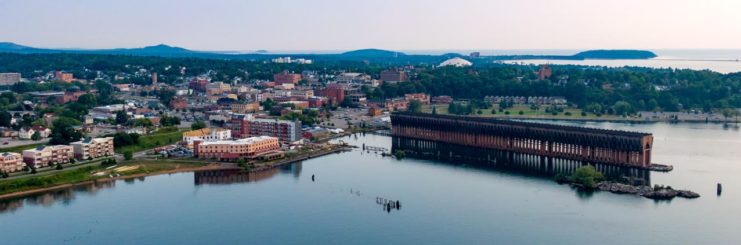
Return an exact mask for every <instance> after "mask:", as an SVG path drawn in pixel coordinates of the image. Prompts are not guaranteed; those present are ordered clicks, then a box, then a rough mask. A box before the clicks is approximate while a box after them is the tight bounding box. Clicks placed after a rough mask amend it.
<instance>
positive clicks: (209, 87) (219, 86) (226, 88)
mask: <svg viewBox="0 0 741 245" xmlns="http://www.w3.org/2000/svg"><path fill="white" fill-rule="evenodd" d="M231 90H232V86H231V85H229V84H228V83H223V82H215V83H209V84H206V94H208V95H219V94H223V93H227V92H230V91H231Z"/></svg>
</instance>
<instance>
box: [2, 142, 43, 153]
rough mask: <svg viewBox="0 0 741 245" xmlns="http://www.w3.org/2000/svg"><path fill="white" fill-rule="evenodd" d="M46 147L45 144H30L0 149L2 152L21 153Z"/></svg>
mask: <svg viewBox="0 0 741 245" xmlns="http://www.w3.org/2000/svg"><path fill="white" fill-rule="evenodd" d="M40 145H44V143H38V144H30V145H19V146H13V147H7V148H2V149H0V152H18V153H21V152H22V151H23V150H28V149H33V148H36V147H37V146H40Z"/></svg>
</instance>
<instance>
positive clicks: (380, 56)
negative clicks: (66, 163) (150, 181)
mask: <svg viewBox="0 0 741 245" xmlns="http://www.w3.org/2000/svg"><path fill="white" fill-rule="evenodd" d="M0 52H6V53H21V54H50V53H72V54H110V55H134V56H160V57H188V58H207V59H234V60H253V61H263V60H269V59H272V58H274V57H278V56H281V55H278V54H270V53H267V51H264V50H259V51H256V52H255V53H250V54H242V53H232V52H211V51H194V50H188V49H185V48H181V47H174V46H169V45H166V44H159V45H154V46H147V47H143V48H116V49H42V48H34V47H29V46H24V45H20V44H16V43H11V42H0ZM282 55H284V56H285V55H287V56H292V57H296V58H307V59H312V60H315V61H363V62H376V63H402V64H407V63H417V64H422V63H425V64H438V63H440V62H442V61H444V60H446V59H449V58H453V57H462V55H460V54H457V53H447V54H443V55H409V54H405V53H402V52H396V51H389V50H382V49H360V50H354V51H348V52H344V53H338V54H300V53H297V54H282ZM654 57H656V54H654V53H653V52H651V51H645V50H589V51H584V52H580V53H578V54H575V55H496V56H481V57H480V58H477V60H478V61H479V62H484V63H485V62H487V61H498V60H528V59H550V60H584V59H650V58H654Z"/></svg>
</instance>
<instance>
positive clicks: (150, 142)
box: [116, 131, 183, 153]
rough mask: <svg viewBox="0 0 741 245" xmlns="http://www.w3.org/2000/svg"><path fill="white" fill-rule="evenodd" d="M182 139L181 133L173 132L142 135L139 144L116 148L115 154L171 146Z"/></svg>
mask: <svg viewBox="0 0 741 245" xmlns="http://www.w3.org/2000/svg"><path fill="white" fill-rule="evenodd" d="M182 139H183V132H182V131H175V132H157V133H154V134H150V135H142V136H140V137H139V144H136V145H129V146H123V147H116V152H117V153H123V152H126V151H131V152H139V151H144V150H149V149H152V148H155V147H159V146H164V145H169V144H173V143H175V142H178V141H180V140H182Z"/></svg>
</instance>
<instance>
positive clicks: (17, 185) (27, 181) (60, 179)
mask: <svg viewBox="0 0 741 245" xmlns="http://www.w3.org/2000/svg"><path fill="white" fill-rule="evenodd" d="M206 165H207V164H206V163H203V162H198V161H187V160H186V161H179V160H134V161H130V162H125V163H123V164H118V167H116V168H114V169H111V170H106V169H105V167H107V166H101V165H95V166H87V167H82V168H79V169H73V170H60V171H59V172H58V173H54V174H49V175H44V176H34V175H29V176H28V177H24V178H19V179H9V180H0V195H3V194H8V193H13V192H21V191H28V190H35V189H43V188H48V187H54V186H59V185H65V184H75V183H80V182H85V181H91V180H95V179H98V178H104V177H108V174H110V173H113V172H115V173H118V174H121V175H123V176H128V175H135V174H151V173H157V172H163V171H169V170H176V169H179V168H194V167H202V166H206ZM117 170H120V171H117ZM96 172H101V173H102V174H99V175H95V174H94V173H96Z"/></svg>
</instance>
